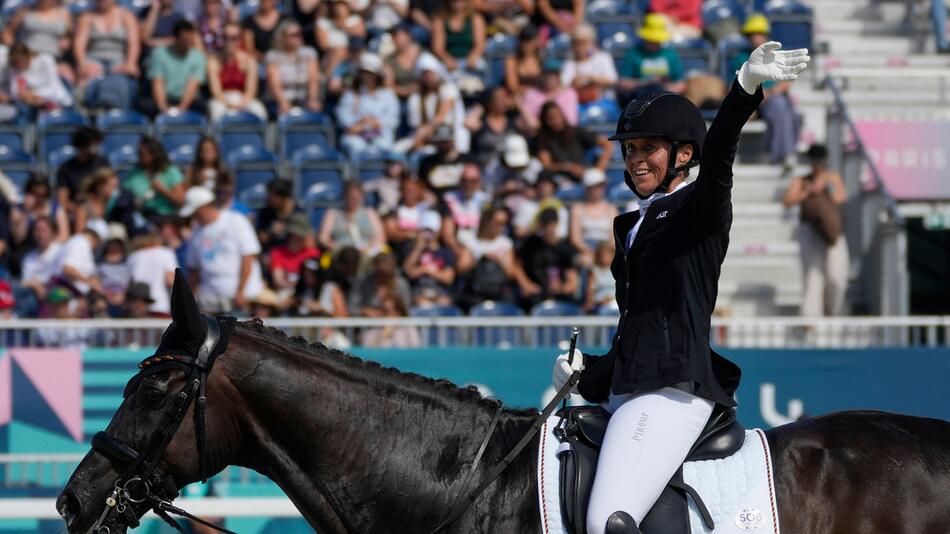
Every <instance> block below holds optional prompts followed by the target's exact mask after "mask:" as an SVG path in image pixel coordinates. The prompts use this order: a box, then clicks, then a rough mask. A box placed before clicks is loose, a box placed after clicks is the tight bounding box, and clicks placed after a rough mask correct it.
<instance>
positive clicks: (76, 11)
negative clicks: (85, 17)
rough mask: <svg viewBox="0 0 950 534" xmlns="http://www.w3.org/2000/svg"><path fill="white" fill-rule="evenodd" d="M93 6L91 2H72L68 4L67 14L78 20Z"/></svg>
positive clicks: (89, 0) (76, 0) (85, 0)
mask: <svg viewBox="0 0 950 534" xmlns="http://www.w3.org/2000/svg"><path fill="white" fill-rule="evenodd" d="M93 4H94V2H92V1H91V0H75V1H73V2H70V3H69V4H68V6H69V14H70V15H72V16H73V18H78V17H79V16H80V15H82V14H83V13H85V12H86V11H89V10H91V9H92V8H93Z"/></svg>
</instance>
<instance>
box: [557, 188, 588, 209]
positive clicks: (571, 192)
mask: <svg viewBox="0 0 950 534" xmlns="http://www.w3.org/2000/svg"><path fill="white" fill-rule="evenodd" d="M557 198H558V199H559V200H561V201H562V202H565V203H568V204H570V203H572V202H580V201H581V200H584V186H583V185H580V184H577V185H572V186H569V187H562V188H560V189H559V190H558V192H557Z"/></svg>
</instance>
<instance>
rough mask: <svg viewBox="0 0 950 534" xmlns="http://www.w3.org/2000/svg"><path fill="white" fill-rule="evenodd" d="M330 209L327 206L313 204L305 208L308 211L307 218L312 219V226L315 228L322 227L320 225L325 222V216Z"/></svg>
mask: <svg viewBox="0 0 950 534" xmlns="http://www.w3.org/2000/svg"><path fill="white" fill-rule="evenodd" d="M328 209H330V208H329V207H327V206H312V207H310V208H309V209H307V210H305V211H306V212H307V220H308V221H310V226H312V227H313V228H314V230H319V229H320V225H321V224H323V217H324V215H326V214H327V210H328Z"/></svg>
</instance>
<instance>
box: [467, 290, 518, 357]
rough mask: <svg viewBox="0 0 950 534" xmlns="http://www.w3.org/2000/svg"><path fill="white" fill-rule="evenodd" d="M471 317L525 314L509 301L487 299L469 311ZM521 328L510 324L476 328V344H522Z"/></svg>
mask: <svg viewBox="0 0 950 534" xmlns="http://www.w3.org/2000/svg"><path fill="white" fill-rule="evenodd" d="M468 315H469V316H470V317H518V316H522V315H524V312H523V311H521V308H519V307H517V306H515V305H514V304H511V303H509V302H496V301H493V300H486V301H484V302H482V303H480V304H478V305H476V306H473V307H472V309H470V310H469V311H468ZM521 332H522V330H521V328H518V327H513V326H511V327H509V326H485V327H478V328H476V329H475V344H476V345H481V346H489V347H496V346H498V345H506V346H512V345H521V344H522V342H523V340H522V336H521Z"/></svg>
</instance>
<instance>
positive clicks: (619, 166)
mask: <svg viewBox="0 0 950 534" xmlns="http://www.w3.org/2000/svg"><path fill="white" fill-rule="evenodd" d="M619 153H620V149H619V148H618V149H615V150H614V154H619ZM626 170H627V169H626V167H625V166H624V163H623V160H616V161H613V160H612V161H610V162H609V163H608V164H607V170H606V171H604V174H606V175H607V189H608V190H609V189H613V187H614V186H616V185H618V184H621V185H623V186H624V187H626V184H624V181H623V173H624V172H625V171H626Z"/></svg>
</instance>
